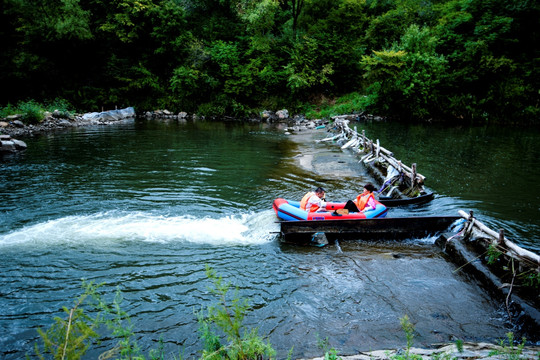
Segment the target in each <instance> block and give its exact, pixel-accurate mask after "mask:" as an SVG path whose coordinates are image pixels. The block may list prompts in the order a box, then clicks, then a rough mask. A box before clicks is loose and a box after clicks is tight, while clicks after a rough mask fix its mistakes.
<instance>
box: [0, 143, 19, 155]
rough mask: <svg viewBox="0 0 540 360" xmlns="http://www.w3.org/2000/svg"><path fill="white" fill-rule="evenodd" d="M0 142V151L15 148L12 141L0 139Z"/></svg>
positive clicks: (13, 150) (14, 149) (10, 150)
mask: <svg viewBox="0 0 540 360" xmlns="http://www.w3.org/2000/svg"><path fill="white" fill-rule="evenodd" d="M0 144H1V146H0V152H15V151H16V150H17V149H16V148H15V143H14V142H13V141H10V140H7V141H0Z"/></svg>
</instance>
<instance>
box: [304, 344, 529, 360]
mask: <svg viewBox="0 0 540 360" xmlns="http://www.w3.org/2000/svg"><path fill="white" fill-rule="evenodd" d="M341 359H342V360H392V359H423V360H429V359H433V360H442V359H448V360H450V359H452V360H472V359H475V360H484V359H485V360H488V359H491V360H494V359H528V360H534V359H540V346H530V347H527V346H526V347H523V348H521V347H518V346H517V345H514V346H504V345H503V346H501V345H494V344H489V343H463V344H460V345H459V346H458V345H456V344H446V345H437V346H436V347H434V348H433V349H427V348H415V347H412V348H410V349H408V350H407V349H397V350H395V349H393V350H374V351H368V352H361V353H359V354H357V355H352V356H341ZM310 360H326V359H325V358H324V357H319V358H314V359H310Z"/></svg>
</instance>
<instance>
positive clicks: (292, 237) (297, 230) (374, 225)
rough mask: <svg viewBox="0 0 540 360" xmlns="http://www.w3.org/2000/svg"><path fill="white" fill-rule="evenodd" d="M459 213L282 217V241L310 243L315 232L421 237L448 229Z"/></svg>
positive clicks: (331, 236) (329, 236) (342, 236)
mask: <svg viewBox="0 0 540 360" xmlns="http://www.w3.org/2000/svg"><path fill="white" fill-rule="evenodd" d="M459 219H461V217H459V216H420V217H400V218H388V217H387V218H375V219H356V220H353V219H350V220H341V221H332V220H319V221H308V220H306V221H281V222H280V226H281V230H280V232H281V236H282V240H283V241H285V242H293V243H309V242H310V241H311V239H312V238H313V236H314V235H315V234H317V233H324V234H325V236H326V238H327V239H328V240H335V239H358V240H382V239H385V240H403V239H414V238H423V237H427V236H432V235H436V234H437V233H440V232H443V231H445V230H447V229H448V228H449V227H450V225H452V224H453V223H454V222H456V221H457V220H459Z"/></svg>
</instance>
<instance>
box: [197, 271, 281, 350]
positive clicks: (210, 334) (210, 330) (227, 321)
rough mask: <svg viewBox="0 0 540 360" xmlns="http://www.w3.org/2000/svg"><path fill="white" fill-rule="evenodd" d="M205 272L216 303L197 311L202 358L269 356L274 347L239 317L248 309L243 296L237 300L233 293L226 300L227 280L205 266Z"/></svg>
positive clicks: (228, 287) (242, 317)
mask: <svg viewBox="0 0 540 360" xmlns="http://www.w3.org/2000/svg"><path fill="white" fill-rule="evenodd" d="M206 275H207V276H208V278H210V280H212V282H213V287H211V288H210V289H209V290H210V292H211V293H212V294H214V295H215V296H216V297H217V298H218V303H217V304H216V305H210V306H208V308H207V310H206V314H205V312H204V311H203V310H201V311H200V312H199V313H198V319H199V325H200V327H199V328H200V333H201V337H202V339H203V340H204V343H205V348H204V350H203V354H202V358H203V359H265V358H268V359H271V358H273V357H275V354H276V352H275V350H274V349H273V348H272V346H271V345H270V343H267V342H264V340H263V339H262V338H261V337H260V336H258V335H257V329H256V328H255V329H252V330H251V331H247V330H245V329H244V327H243V324H242V322H243V320H244V317H245V315H246V312H247V310H248V309H249V305H248V301H247V299H241V298H239V297H238V294H237V293H236V294H235V295H234V297H233V299H232V300H229V299H228V296H227V294H228V292H229V289H230V286H231V285H230V284H229V283H224V282H223V279H222V278H221V277H218V276H217V275H216V272H215V271H214V270H212V269H211V268H210V267H209V266H207V267H206ZM215 329H219V330H221V332H223V334H225V336H226V338H227V340H228V341H229V343H228V344H227V345H223V344H222V343H221V338H220V337H219V336H218V335H216V333H215Z"/></svg>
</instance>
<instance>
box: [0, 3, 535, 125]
mask: <svg viewBox="0 0 540 360" xmlns="http://www.w3.org/2000/svg"><path fill="white" fill-rule="evenodd" d="M1 1H2V10H1V14H0V16H1V19H0V36H1V38H2V51H1V52H0V70H1V71H0V83H1V85H2V86H1V91H2V94H1V98H0V105H2V106H6V105H8V104H13V103H17V102H18V101H23V100H29V99H34V100H36V101H53V100H54V99H59V98H60V99H63V100H66V101H68V102H69V103H70V104H72V105H73V106H74V107H76V108H77V109H85V110H92V111H93V110H97V109H101V108H113V107H114V106H119V107H121V106H134V107H135V108H136V109H137V110H138V111H144V110H152V109H157V108H167V109H170V110H172V111H188V112H196V113H200V114H205V115H211V114H213V115H230V116H237V117H241V116H246V115H249V114H254V113H258V112H259V111H261V110H262V109H270V110H275V109H278V108H281V107H287V108H288V109H290V110H293V111H301V110H303V109H305V106H306V105H309V104H311V106H322V105H324V104H332V102H335V99H336V98H339V97H343V96H349V97H351V98H354V99H355V101H356V104H357V106H358V107H359V109H358V110H365V111H369V112H370V113H376V114H379V115H385V116H394V117H398V118H400V119H404V120H407V119H408V120H411V119H414V120H429V119H444V120H447V121H460V120H466V121H475V122H480V123H486V122H509V121H512V122H517V123H531V122H532V123H538V122H539V121H540V120H539V118H540V86H539V82H540V49H539V43H540V38H539V31H540V8H539V2H538V1H537V0H1ZM351 94H352V95H351Z"/></svg>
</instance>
